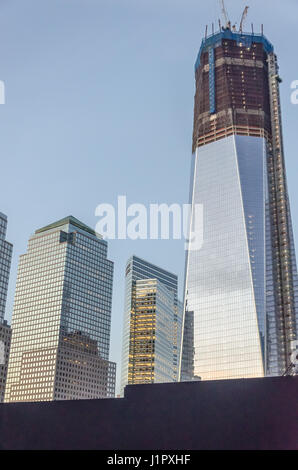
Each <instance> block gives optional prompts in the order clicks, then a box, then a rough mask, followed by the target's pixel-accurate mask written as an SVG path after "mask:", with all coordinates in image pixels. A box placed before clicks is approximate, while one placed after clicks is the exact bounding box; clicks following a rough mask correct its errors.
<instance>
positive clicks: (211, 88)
mask: <svg viewBox="0 0 298 470" xmlns="http://www.w3.org/2000/svg"><path fill="white" fill-rule="evenodd" d="M209 103H210V114H214V113H215V111H216V109H215V54H214V49H213V48H212V49H209Z"/></svg>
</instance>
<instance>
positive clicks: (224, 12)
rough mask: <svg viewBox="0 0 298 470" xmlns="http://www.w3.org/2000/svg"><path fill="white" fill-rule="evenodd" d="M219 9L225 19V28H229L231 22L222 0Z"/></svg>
mask: <svg viewBox="0 0 298 470" xmlns="http://www.w3.org/2000/svg"><path fill="white" fill-rule="evenodd" d="M221 11H222V13H223V16H224V19H225V24H226V26H225V29H231V22H230V20H229V15H228V12H227V9H226V6H225V2H224V0H221Z"/></svg>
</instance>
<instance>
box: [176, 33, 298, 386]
mask: <svg viewBox="0 0 298 470" xmlns="http://www.w3.org/2000/svg"><path fill="white" fill-rule="evenodd" d="M195 72H196V95H195V110H194V132H193V165H192V182H191V201H192V206H193V210H192V220H191V229H192V231H194V228H195V226H196V225H195V220H194V217H195V205H196V204H200V205H202V206H203V214H204V223H203V239H204V241H203V245H202V248H201V249H200V250H195V249H194V250H192V246H191V243H190V248H189V251H188V252H187V258H186V279H185V313H184V340H183V355H182V361H181V371H180V373H181V375H180V378H181V380H193V379H194V378H196V377H201V378H202V379H203V380H216V379H235V378H248V377H262V376H264V375H280V374H282V373H283V372H285V370H286V369H287V367H288V366H289V361H290V356H291V352H292V351H293V345H294V341H295V340H296V339H297V324H298V322H297V270H296V259H295V250H294V242H293V234H292V226H291V216H290V207H289V199H288V193H287V186H286V176H285V164H284V156H283V145H282V128H281V116H280V100H279V92H278V89H279V82H280V78H279V75H278V66H277V59H276V56H275V54H274V51H273V46H272V45H271V43H270V42H269V41H268V40H267V39H266V38H265V37H264V36H263V35H262V34H261V35H258V34H248V33H237V32H232V31H231V30H230V29H228V28H227V29H225V30H223V31H221V32H218V33H216V34H213V35H212V36H210V37H206V38H205V39H204V40H203V42H202V46H201V49H200V52H199V56H198V59H197V62H196V67H195Z"/></svg>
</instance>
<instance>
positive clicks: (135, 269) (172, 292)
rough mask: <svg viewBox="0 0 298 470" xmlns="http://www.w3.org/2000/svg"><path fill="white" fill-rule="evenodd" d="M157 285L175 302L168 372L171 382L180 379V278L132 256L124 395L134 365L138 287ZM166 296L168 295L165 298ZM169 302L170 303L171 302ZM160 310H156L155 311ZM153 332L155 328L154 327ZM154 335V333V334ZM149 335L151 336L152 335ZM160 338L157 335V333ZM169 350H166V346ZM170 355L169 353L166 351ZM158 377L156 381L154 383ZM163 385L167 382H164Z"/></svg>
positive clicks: (127, 296) (128, 276)
mask: <svg viewBox="0 0 298 470" xmlns="http://www.w3.org/2000/svg"><path fill="white" fill-rule="evenodd" d="M148 279H149V280H151V281H150V282H153V280H155V281H158V286H159V288H158V292H160V291H161V289H162V288H165V289H166V291H165V292H168V296H170V297H171V298H173V308H172V316H171V319H170V318H169V317H168V318H167V322H168V325H167V328H170V329H171V331H172V352H171V355H170V361H171V367H170V372H169V371H168V372H167V376H168V377H170V376H171V377H172V378H171V380H170V381H175V380H177V379H178V369H179V363H180V348H181V330H182V316H183V315H182V305H181V302H179V301H178V299H177V291H178V278H177V276H176V275H175V274H172V273H170V272H168V271H165V270H164V269H162V268H159V267H158V266H155V265H153V264H151V263H149V262H147V261H145V260H143V259H141V258H138V257H137V256H132V257H131V258H130V259H129V260H128V262H127V264H126V271H125V304H124V321H123V342H122V370H121V393H122V394H123V391H124V388H125V386H126V385H127V384H128V383H131V382H129V369H130V362H131V361H133V353H132V348H133V345H134V344H135V343H134V341H135V340H134V321H133V318H134V316H135V314H136V313H135V312H136V285H137V284H136V283H137V281H143V280H144V281H145V280H148ZM164 295H165V294H164ZM168 302H169V300H168ZM156 308H157V307H156V306H155V307H154V309H156ZM152 331H153V327H152ZM151 333H152V332H151ZM151 333H150V334H151ZM157 334H158V333H157ZM165 347H166V348H167V346H165ZM167 351H168V350H167ZM156 380H157V376H156V377H155V381H156ZM161 381H164V378H163V379H162V377H161Z"/></svg>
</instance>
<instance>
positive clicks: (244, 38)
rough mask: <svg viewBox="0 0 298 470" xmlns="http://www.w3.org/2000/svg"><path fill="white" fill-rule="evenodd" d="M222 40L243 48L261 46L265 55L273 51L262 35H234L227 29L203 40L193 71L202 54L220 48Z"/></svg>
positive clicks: (197, 65) (198, 63)
mask: <svg viewBox="0 0 298 470" xmlns="http://www.w3.org/2000/svg"><path fill="white" fill-rule="evenodd" d="M223 39H230V40H232V41H236V42H237V43H238V44H239V43H244V44H245V47H250V46H251V45H252V44H253V43H256V44H263V46H264V49H265V51H266V52H267V54H270V53H271V52H273V51H274V48H273V45H272V44H271V42H270V41H268V39H266V37H265V36H264V35H263V34H252V33H239V32H238V33H235V32H233V31H231V30H230V29H227V30H225V31H221V32H219V33H216V34H212V36H209V37H207V38H206V39H203V41H202V44H201V48H200V51H199V54H198V58H197V60H196V64H195V70H197V68H198V67H199V65H200V60H201V55H202V53H203V52H206V51H207V50H208V49H209V48H212V49H215V48H216V47H218V46H220V45H221V42H222V40H223Z"/></svg>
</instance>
